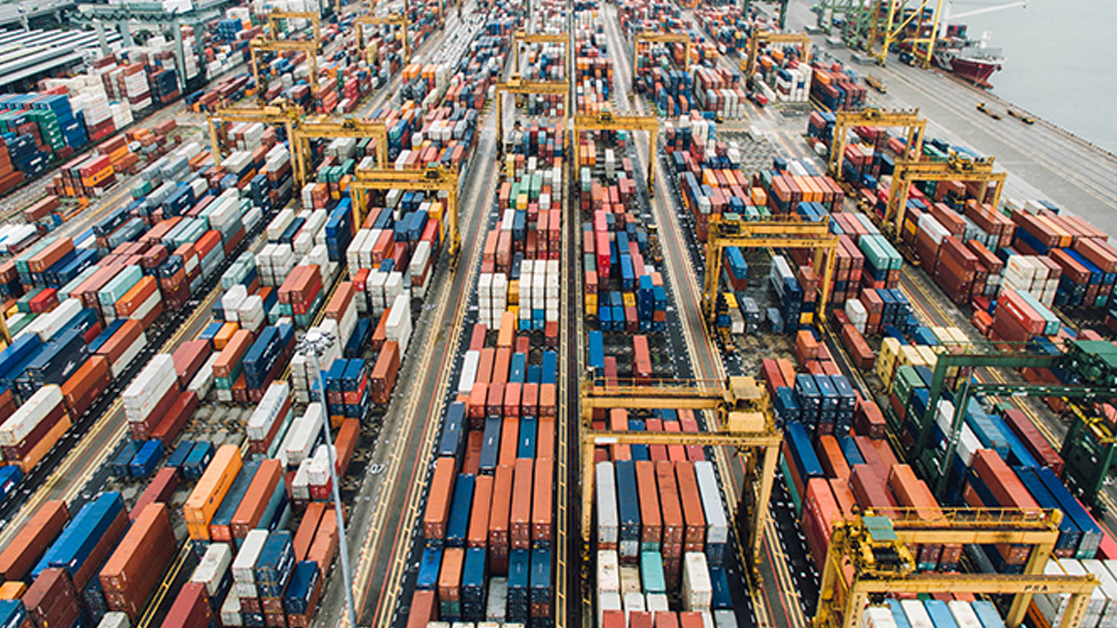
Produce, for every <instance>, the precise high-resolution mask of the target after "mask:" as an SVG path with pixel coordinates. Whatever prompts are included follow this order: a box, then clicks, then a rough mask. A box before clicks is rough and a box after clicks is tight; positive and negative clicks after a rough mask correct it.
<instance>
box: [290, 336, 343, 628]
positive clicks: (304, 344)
mask: <svg viewBox="0 0 1117 628" xmlns="http://www.w3.org/2000/svg"><path fill="white" fill-rule="evenodd" d="M333 340H334V336H333V334H331V333H328V332H327V333H322V332H319V331H317V330H312V331H309V332H307V334H306V336H303V339H302V340H301V341H299V352H300V353H302V354H303V355H309V356H310V357H311V360H312V361H313V362H314V373H315V379H317V380H318V394H319V396H320V397H319V399H320V403H321V404H322V418H323V420H322V433H323V435H324V436H325V438H326V454H327V456H328V458H329V460H330V483H331V484H332V485H333V486H332V487H331V488H332V493H333V499H334V515H335V516H336V517H335V518H336V519H337V533H338V539H337V541H338V543H337V544H338V549H339V550H340V552H341V579H342V581H343V583H344V586H345V606H346V609H347V610H348V611H349V627H350V628H357V611H356V608H355V607H354V605H353V577H352V575H351V574H350V572H349V543H348V541H347V540H346V534H345V514H344V513H343V512H342V510H341V488H340V484H339V483H338V478H337V459H336V458H337V454H336V452H335V451H334V447H333V442H334V439H333V437H332V436H331V435H330V411H329V406H328V405H327V403H326V382H325V380H324V379H323V378H322V365H321V364H320V363H319V362H318V354H319V353H323V352H325V350H326V349H327V348H328V347H329V346H330V343H332V342H333Z"/></svg>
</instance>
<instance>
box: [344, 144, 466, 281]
mask: <svg viewBox="0 0 1117 628" xmlns="http://www.w3.org/2000/svg"><path fill="white" fill-rule="evenodd" d="M390 189H402V190H421V191H427V192H444V193H445V194H446V211H445V212H444V213H443V215H442V223H441V227H442V241H443V242H444V243H445V244H446V246H447V247H448V251H449V254H450V263H451V268H454V267H456V266H457V261H458V252H459V250H460V249H461V235H460V234H459V232H458V220H459V217H458V173H457V172H453V171H450V170H446V169H444V168H443V167H441V166H432V167H428V168H426V169H424V170H372V169H363V168H362V169H358V170H357V171H356V176H354V177H353V178H352V179H350V181H349V192H350V196H351V198H352V199H353V221H354V227H355V229H356V228H359V226H360V225H361V223H363V222H364V210H365V200H366V199H365V193H366V192H368V191H370V190H390ZM354 232H355V231H354Z"/></svg>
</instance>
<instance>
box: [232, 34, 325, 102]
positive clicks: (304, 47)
mask: <svg viewBox="0 0 1117 628" xmlns="http://www.w3.org/2000/svg"><path fill="white" fill-rule="evenodd" d="M318 43H319V42H318V40H314V41H300V40H294V39H274V40H272V39H265V38H263V37H255V38H253V39H252V41H251V42H249V44H248V49H249V51H250V52H249V54H251V56H252V75H253V77H254V78H255V79H256V89H257V90H259V89H261V85H262V83H261V82H260V60H259V59H258V58H257V56H256V55H257V53H259V52H288V51H302V52H305V53H306V62H307V65H308V66H309V70H310V71H309V72H308V74H310V87H311V89H312V90H313V91H318Z"/></svg>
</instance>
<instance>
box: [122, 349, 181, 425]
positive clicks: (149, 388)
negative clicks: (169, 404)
mask: <svg viewBox="0 0 1117 628" xmlns="http://www.w3.org/2000/svg"><path fill="white" fill-rule="evenodd" d="M177 381H178V376H177V374H176V373H175V363H174V358H172V357H171V355H170V354H168V353H160V354H157V355H156V356H155V357H153V358H151V361H150V362H148V364H147V366H146V367H145V368H144V369H143V370H142V371H140V374H139V375H137V376H136V379H135V380H134V381H133V382H132V384H131V385H129V386H128V388H127V389H125V391H124V395H123V400H124V413H125V415H127V417H128V421H130V422H132V423H139V422H142V421H143V420H144V419H145V418H147V415H149V414H151V411H152V410H154V409H155V406H156V405H158V403H159V402H160V401H162V400H163V396H164V395H165V394H167V391H168V390H170V389H171V386H174V385H175V383H176V382H177Z"/></svg>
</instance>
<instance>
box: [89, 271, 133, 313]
mask: <svg viewBox="0 0 1117 628" xmlns="http://www.w3.org/2000/svg"><path fill="white" fill-rule="evenodd" d="M143 276H144V272H143V269H142V268H140V267H139V266H125V267H124V270H122V271H120V272H119V273H117V275H116V277H113V278H112V279H111V280H110V281H109V282H108V283H107V284H105V287H104V288H101V290H100V291H98V292H97V302H98V303H100V304H101V305H103V306H107V307H112V305H113V304H114V303H116V302H117V301H119V300H120V299H121V297H123V296H124V293H125V292H128V291H129V290H131V289H132V286H134V285H136V284H137V283H139V281H140V279H143Z"/></svg>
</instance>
